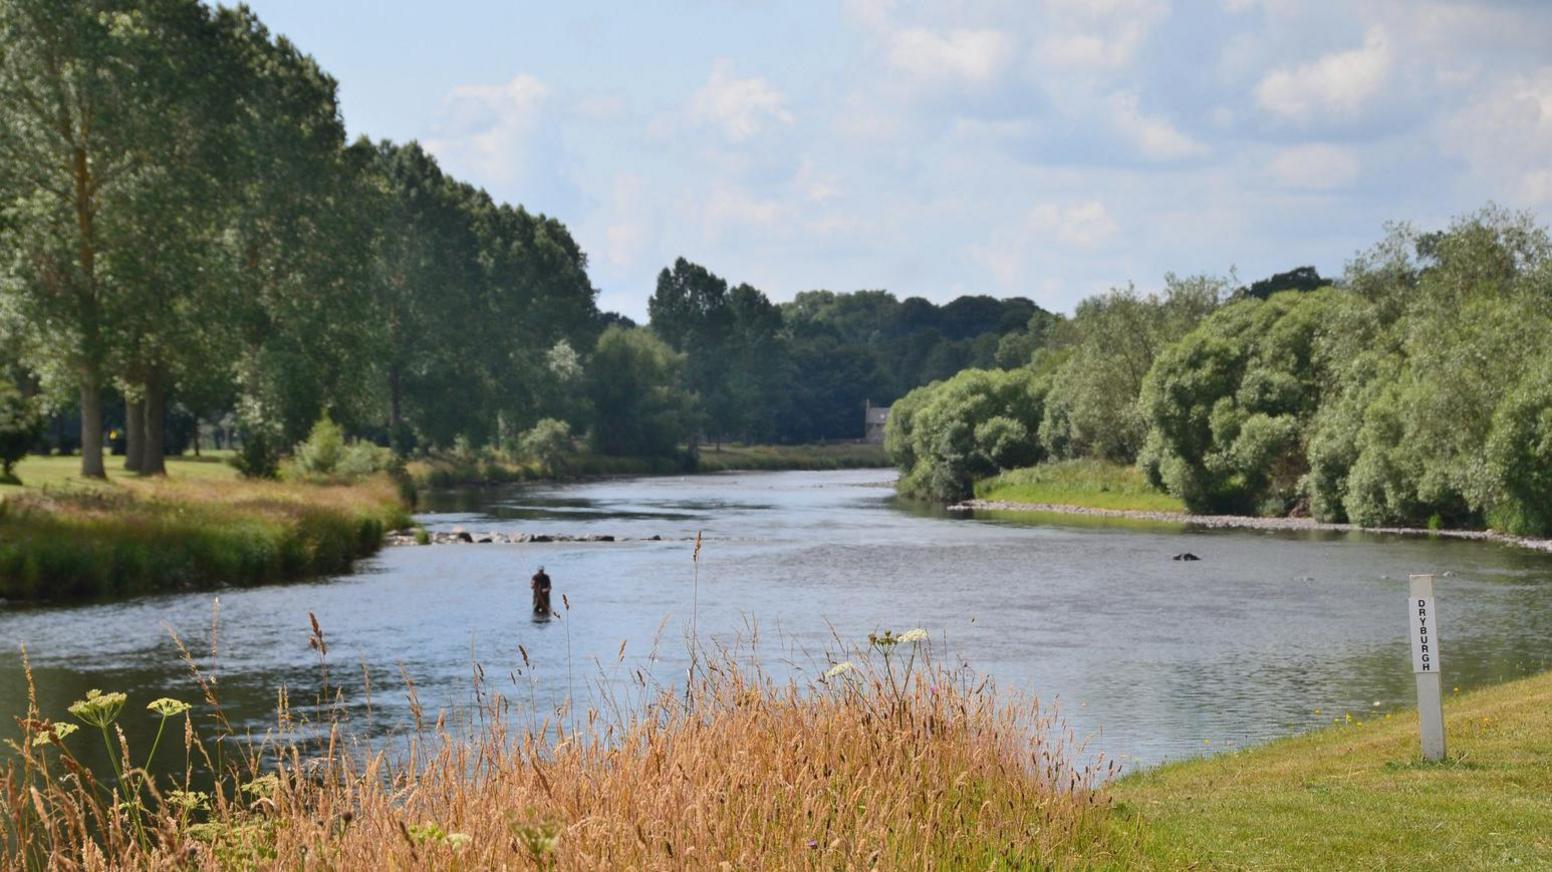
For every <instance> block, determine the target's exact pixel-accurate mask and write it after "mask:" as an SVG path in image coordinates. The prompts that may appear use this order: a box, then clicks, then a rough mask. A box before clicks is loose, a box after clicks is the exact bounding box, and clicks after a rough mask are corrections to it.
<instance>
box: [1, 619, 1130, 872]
mask: <svg viewBox="0 0 1552 872" xmlns="http://www.w3.org/2000/svg"><path fill="white" fill-rule="evenodd" d="M314 638H315V639H318V640H320V642H321V640H322V638H323V634H322V631H321V630H319V629H318V628H317V627H316V624H315V625H314ZM907 638H910V637H907ZM894 644H895V648H894V651H893V654H894V655H897V656H894V658H893V660H892V661H882V659H881V657H880V656H878V655H877V654H875V656H874V657H872V658H869V657H866V656H863V655H861V654H858V655H853V660H849V661H846V663H845V665H839V664H838V665H837V666H836V667H835V668H834V669H832V670H831V672H830V673H829V674H827V675H826V677H825V678H823V679H820V680H818V681H817V682H815V683H812V684H805V685H804V686H803V687H802V688H798V687H795V686H792V685H788V684H785V683H781V682H776V681H773V680H771V679H769V678H767V677H766V676H764V675H762V674H761V673H760V672H759V670H758V667H752V666H749V665H747V658H746V657H739V656H733V655H716V654H713V655H710V656H702V657H701V658H699V662H700V664H701V667H702V668H700V669H697V670H695V675H696V678H695V679H694V680H691V681H689V682H687V683H681V684H679V686H675V687H667V688H664V687H660V686H658V685H657V684H655V683H654V682H650V681H648V680H646V679H644V678H643V679H642V680H639V681H635V682H633V683H632V684H631V685H629V686H624V685H622V686H620V687H619V688H617V689H616V690H615V691H614V692H613V693H612V694H611V700H612V701H615V702H618V703H620V705H619V706H618V707H617V706H615V705H610V706H609V707H608V709H607V710H606V711H590V712H587V713H581V712H578V713H576V714H575V715H573V714H572V713H570V712H568V711H566V710H565V709H564V708H563V709H561V710H558V711H554V712H551V713H550V717H549V718H547V719H545V720H544V721H543V722H542V723H535V725H534V726H533V727H531V728H529V729H525V730H520V731H516V732H509V727H508V726H506V725H507V724H510V723H512V722H513V721H517V720H521V719H522V716H521V714H519V713H518V712H517V711H509V708H510V707H509V705H508V703H507V702H506V701H504V700H501V699H499V698H492V699H491V700H490V701H489V703H488V709H487V710H486V711H485V712H484V714H485V715H486V717H482V718H480V719H478V720H477V723H478V724H479V725H480V726H479V727H477V728H476V731H475V732H473V733H472V734H470V735H467V736H462V737H457V738H455V737H454V736H453V735H451V733H454V732H456V730H455V729H454V728H451V727H448V728H444V724H443V721H442V720H441V719H438V720H437V722H436V726H435V728H434V729H429V728H428V729H424V730H422V729H421V728H420V719H421V715H420V713H419V711H418V710H417V711H416V712H415V713H414V717H415V720H416V729H415V732H414V733H413V735H414V736H415V739H414V741H415V749H414V752H413V753H412V754H411V755H409V756H408V757H405V756H403V755H398V756H395V757H389V756H384V755H382V754H363V755H361V756H351V755H350V754H349V753H348V752H345V751H344V750H343V749H344V748H347V747H357V746H354V745H353V744H352V743H350V742H348V741H345V742H340V741H337V737H336V736H335V735H334V734H333V733H332V732H331V731H328V730H325V731H323V732H325V733H329V737H328V738H326V739H321V740H318V742H317V743H314V742H310V741H307V740H302V739H294V738H286V732H285V731H286V726H287V725H288V724H292V723H293V721H291V717H301V716H302V715H292V714H291V713H289V712H285V711H283V712H282V713H281V717H280V718H279V719H278V723H279V724H280V725H281V734H280V738H278V739H275V740H273V741H271V742H269V743H267V744H264V745H259V746H253V745H248V744H246V743H245V742H243V741H230V740H228V744H229V745H231V746H232V747H233V748H234V749H238V748H247V749H248V752H247V753H246V754H245V755H243V759H241V760H238V761H236V762H234V763H230V765H229V768H225V769H224V770H223V777H222V778H220V779H218V780H217V781H216V783H215V785H214V788H213V789H209V788H208V787H207V788H202V787H200V786H199V785H198V784H192V783H184V782H183V781H182V777H181V776H175V778H174V779H163V780H161V781H160V783H157V784H147V783H146V782H144V781H142V780H138V779H135V778H133V777H127V781H128V786H127V787H121V791H122V794H121V795H122V796H123V797H124V798H125V799H127V800H128V801H126V802H118V803H114V802H110V801H107V800H106V799H105V798H104V796H103V795H101V794H99V793H96V792H93V791H92V790H91V789H90V788H89V787H88V786H86V779H80V778H74V777H62V776H64V775H65V774H66V772H68V771H71V770H73V769H75V768H77V767H78V765H79V764H76V765H75V766H73V765H72V764H73V763H74V762H75V758H74V757H73V754H72V750H71V749H72V748H75V747H82V745H81V743H83V742H92V743H96V742H98V741H99V738H98V737H97V736H95V735H92V734H93V733H96V732H98V729H97V727H96V723H98V722H100V721H102V720H105V719H106V718H105V717H101V716H99V715H101V713H100V712H99V711H98V709H96V708H93V707H92V701H91V700H83V701H82V703H83V704H84V705H82V706H80V711H81V713H82V714H83V715H84V717H82V720H83V721H85V723H83V724H82V725H81V727H80V729H79V732H78V733H77V734H76V735H74V736H66V737H64V738H63V739H62V740H60V739H57V738H56V736H57V728H56V727H52V726H50V725H48V724H47V721H48V720H49V719H53V720H55V721H61V722H72V719H71V716H70V715H68V714H66V713H65V712H60V711H34V712H31V713H29V714H30V715H31V718H30V719H29V720H28V721H27V722H26V723H27V725H28V729H29V732H31V734H32V735H33V736H34V737H35V736H37V735H38V734H40V733H42V734H45V736H46V738H45V739H44V740H43V742H41V743H38V742H36V741H27V740H26V739H24V740H23V741H22V742H21V743H20V754H19V755H18V758H17V759H13V760H12V761H10V763H9V765H8V766H7V767H6V768H4V769H3V770H0V802H4V803H6V807H7V808H11V809H17V810H19V811H20V814H19V816H18V817H17V818H15V819H14V822H13V823H12V824H11V825H10V826H8V827H6V826H0V848H3V851H4V857H5V859H6V861H8V862H10V863H12V864H14V865H17V866H20V865H21V862H20V860H21V859H22V858H23V857H24V856H25V857H27V858H30V859H31V860H32V861H33V863H34V864H35V865H36V866H37V867H39V868H44V867H47V868H76V867H78V866H79V865H90V866H92V867H93V868H103V867H108V868H198V869H206V868H210V869H213V868H234V867H240V868H255V867H257V868H280V869H291V868H310V867H315V866H321V867H325V868H337V869H421V868H435V869H566V870H592V869H665V870H666V869H709V870H716V869H756V868H767V869H805V868H806V869H976V870H981V869H1035V868H1039V869H1048V868H1069V867H1072V866H1075V865H1077V864H1078V863H1080V862H1081V861H1082V855H1083V854H1086V853H1091V851H1090V850H1089V847H1088V846H1094V845H1097V844H1098V843H1099V842H1098V840H1099V839H1100V837H1101V835H1102V834H1103V832H1104V821H1105V817H1104V815H1105V810H1104V808H1103V802H1102V800H1101V799H1100V797H1099V796H1098V795H1097V794H1095V793H1094V791H1093V790H1092V789H1091V786H1090V781H1091V775H1090V773H1086V772H1073V771H1071V770H1070V769H1069V768H1068V767H1067V766H1066V765H1065V764H1064V763H1063V762H1062V760H1063V758H1064V753H1063V751H1064V749H1063V748H1062V747H1061V745H1060V744H1059V743H1055V742H1052V741H1050V740H1049V739H1047V738H1043V736H1044V735H1045V733H1046V729H1047V727H1048V726H1049V724H1048V723H1047V722H1046V721H1044V720H1042V718H1041V716H1040V714H1039V712H1038V711H1037V710H1036V709H1035V708H1034V707H1033V706H1032V705H1005V704H1003V703H1001V702H999V701H998V700H997V699H995V698H994V697H993V695H992V694H991V693H990V692H988V691H986V690H984V683H980V682H978V680H977V679H975V678H974V677H973V676H970V675H969V674H968V673H963V672H956V671H950V670H947V669H944V668H939V667H937V666H935V665H933V664H931V663H930V662H928V661H927V660H926V650H925V649H926V646H925V645H921V646H920V647H919V648H918V647H917V646H916V644H915V643H912V642H909V641H904V640H901V641H899V642H897V643H894ZM318 647H319V648H320V649H322V650H326V648H325V646H322V645H321V644H320V645H319V646H318ZM918 655H920V656H918ZM320 656H323V655H320ZM903 661H908V662H909V665H907V663H906V662H903ZM741 664H742V665H741ZM204 686H205V687H206V688H207V693H208V694H209V696H208V697H207V699H206V700H204V701H201V702H200V703H199V704H198V705H197V706H196V707H195V708H194V709H193V710H192V711H189V712H187V713H185V712H183V711H181V708H182V706H181V704H180V703H176V702H173V701H166V702H165V703H163V704H162V710H165V711H172V712H174V714H173V715H172V718H173V724H172V725H171V726H169V727H168V729H167V733H168V734H169V735H172V736H180V737H182V736H187V737H188V738H187V739H185V741H184V742H183V743H178V742H176V741H175V742H173V743H172V744H173V745H176V744H184V745H185V747H184V748H182V749H178V748H176V747H173V748H169V749H163V751H164V753H170V754H171V755H172V756H173V757H174V758H175V759H181V757H182V755H187V756H188V757H190V758H192V759H194V760H204V759H207V758H206V756H205V753H204V752H205V749H206V748H207V747H213V746H214V745H215V744H216V742H217V741H221V740H222V736H223V734H224V733H225V732H227V731H226V730H224V729H223V728H222V726H221V722H220V721H219V720H213V719H212V718H211V716H210V715H211V713H212V711H213V710H217V701H218V698H217V696H216V693H215V687H214V685H210V684H206V685H204ZM490 692H493V688H491V689H487V693H490ZM621 696H623V697H625V698H623V699H616V697H621ZM146 704H147V700H145V699H140V698H135V699H130V700H127V701H123V700H120V699H118V698H113V699H111V700H110V701H109V705H119V706H124V709H123V710H124V715H123V716H124V717H131V716H134V717H145V711H144V708H145V707H146ZM75 710H76V707H72V712H74V711H75ZM498 711H509V714H510V717H501V716H499V715H497V714H496V713H497V712H498ZM622 711H634V712H636V713H635V714H621V712H622ZM108 714H112V715H115V716H116V715H117V714H118V711H117V709H114V710H113V711H112V712H109V713H108ZM542 715H543V713H535V714H534V717H535V719H536V720H537V719H538V718H539V717H541V716H542ZM91 717H96V718H97V720H95V721H94V720H91ZM185 717H187V718H189V723H190V725H191V726H190V728H189V729H187V730H186V729H185V724H184V719H185ZM109 724H110V725H111V721H109ZM213 724H214V725H213ZM334 726H335V727H336V728H340V729H343V728H342V727H340V724H339V723H338V722H337V721H336V722H335V723H334ZM426 726H427V727H429V724H427V725H426ZM105 729H111V726H109V727H107V728H105ZM298 734H301V735H316V734H317V732H316V731H308V730H301V731H298ZM207 743H208V746H207ZM180 751H181V752H182V754H180V753H179V752H180ZM144 753H145V752H144V749H140V748H135V749H130V752H129V754H128V758H129V759H130V760H132V761H134V762H135V763H136V764H137V765H138V764H139V763H140V761H141V759H142V755H143V754H144ZM146 768H149V767H146ZM125 771H129V770H128V769H127V768H126V769H125ZM98 776H99V777H100V778H101V777H102V773H98ZM111 776H112V773H108V777H107V778H103V781H104V782H106V783H112V782H111ZM120 783H121V784H123V783H124V782H123V781H121V782H120ZM153 787H154V788H156V789H155V790H154V791H153V790H152V788H153ZM195 791H200V792H195ZM93 860H95V862H93Z"/></svg>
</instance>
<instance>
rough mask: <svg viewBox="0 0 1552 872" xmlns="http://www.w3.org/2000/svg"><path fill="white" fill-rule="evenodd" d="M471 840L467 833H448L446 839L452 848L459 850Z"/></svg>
mask: <svg viewBox="0 0 1552 872" xmlns="http://www.w3.org/2000/svg"><path fill="white" fill-rule="evenodd" d="M471 840H472V837H471V836H470V835H469V834H468V833H448V834H447V840H446V841H447V844H448V846H449V847H451V848H452V849H453V850H455V851H461V850H463V848H464V846H466V845H468V844H469V842H470V841H471Z"/></svg>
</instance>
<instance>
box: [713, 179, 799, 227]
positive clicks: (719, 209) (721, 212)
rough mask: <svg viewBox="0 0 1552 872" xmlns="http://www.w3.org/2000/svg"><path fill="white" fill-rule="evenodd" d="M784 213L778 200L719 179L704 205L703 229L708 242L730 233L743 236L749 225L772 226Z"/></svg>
mask: <svg viewBox="0 0 1552 872" xmlns="http://www.w3.org/2000/svg"><path fill="white" fill-rule="evenodd" d="M781 216H782V206H781V204H780V203H778V202H777V201H775V200H771V199H762V198H760V197H758V196H755V195H754V194H752V193H750V192H749V191H747V190H745V189H743V188H742V187H739V186H737V185H734V184H730V183H726V182H719V183H717V184H716V186H715V187H714V188H713V189H712V191H711V193H710V194H709V195H708V196H707V197H706V199H705V202H704V204H703V206H702V228H703V232H704V234H705V237H706V239H707V240H708V241H712V242H715V241H719V240H721V239H722V238H724V236H725V235H726V234H728V233H732V234H733V235H734V236H742V235H743V234H744V233H746V232H747V231H748V230H749V228H771V227H774V226H775V225H776V223H777V221H778V220H779V219H780V218H781Z"/></svg>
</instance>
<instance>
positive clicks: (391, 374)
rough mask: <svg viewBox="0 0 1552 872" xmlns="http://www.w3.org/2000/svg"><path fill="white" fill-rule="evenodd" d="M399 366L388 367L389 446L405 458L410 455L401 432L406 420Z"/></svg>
mask: <svg viewBox="0 0 1552 872" xmlns="http://www.w3.org/2000/svg"><path fill="white" fill-rule="evenodd" d="M399 393H400V387H399V365H398V364H397V363H393V364H389V365H388V444H389V445H391V446H393V451H394V453H395V454H398V455H400V456H403V455H405V454H408V453H409V446H408V445H405V444H403V443H404V437H403V434H402V433H400V432H399V430H400V425H401V424H402V423H403V421H404V418H403V416H402V413H401V410H400V406H399V403H400V397H399Z"/></svg>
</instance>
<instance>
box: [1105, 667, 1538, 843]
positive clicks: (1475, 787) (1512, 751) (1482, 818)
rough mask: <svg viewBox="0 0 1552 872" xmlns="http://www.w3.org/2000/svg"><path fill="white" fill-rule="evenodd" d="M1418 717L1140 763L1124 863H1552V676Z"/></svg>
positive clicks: (1127, 805)
mask: <svg viewBox="0 0 1552 872" xmlns="http://www.w3.org/2000/svg"><path fill="white" fill-rule="evenodd" d="M1445 723H1446V731H1447V734H1448V744H1449V757H1448V758H1447V759H1446V760H1445V761H1444V762H1442V763H1437V764H1429V763H1423V762H1421V760H1420V758H1419V752H1418V739H1417V716H1416V714H1415V713H1412V712H1398V713H1396V714H1395V715H1394V716H1392V717H1389V718H1385V717H1379V718H1375V719H1371V720H1368V721H1360V722H1353V723H1351V724H1347V723H1344V724H1343V725H1341V726H1335V727H1330V728H1327V729H1324V730H1320V731H1317V732H1314V733H1310V734H1307V735H1303V736H1296V737H1293V738H1289V739H1283V740H1280V741H1276V742H1272V743H1270V744H1268V745H1264V746H1262V747H1259V748H1254V749H1251V750H1247V751H1241V752H1237V753H1233V754H1226V755H1221V756H1217V757H1208V758H1204V759H1200V760H1192V761H1187V762H1182V763H1178V764H1173V765H1168V766H1164V767H1162V768H1159V769H1155V770H1151V771H1148V772H1143V773H1140V774H1138V775H1134V776H1131V777H1129V778H1126V779H1123V780H1122V781H1120V782H1118V783H1117V784H1116V785H1114V787H1113V788H1112V790H1111V794H1112V797H1113V798H1114V800H1115V802H1116V804H1117V805H1116V813H1115V815H1114V816H1113V818H1112V820H1111V836H1112V840H1113V843H1114V844H1115V845H1118V846H1122V847H1121V849H1120V851H1119V853H1120V854H1121V856H1123V857H1125V858H1126V861H1125V863H1124V864H1122V867H1123V868H1160V869H1181V868H1214V869H1220V868H1221V869H1289V870H1292V869H1509V868H1522V869H1546V868H1552V673H1549V674H1546V675H1540V676H1536V677H1533V678H1528V679H1524V680H1520V681H1514V682H1510V683H1508V684H1504V685H1500V686H1497V687H1493V688H1488V689H1485V690H1480V691H1475V692H1472V693H1469V694H1465V695H1461V696H1456V697H1454V698H1452V699H1450V700H1449V701H1448V702H1447V703H1446V707H1445Z"/></svg>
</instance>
